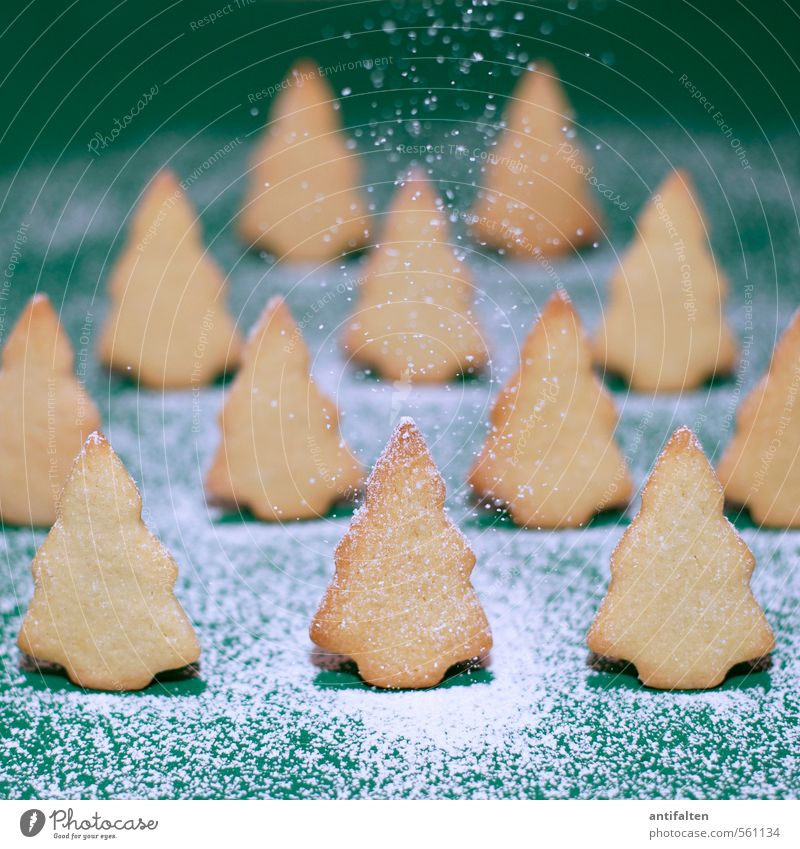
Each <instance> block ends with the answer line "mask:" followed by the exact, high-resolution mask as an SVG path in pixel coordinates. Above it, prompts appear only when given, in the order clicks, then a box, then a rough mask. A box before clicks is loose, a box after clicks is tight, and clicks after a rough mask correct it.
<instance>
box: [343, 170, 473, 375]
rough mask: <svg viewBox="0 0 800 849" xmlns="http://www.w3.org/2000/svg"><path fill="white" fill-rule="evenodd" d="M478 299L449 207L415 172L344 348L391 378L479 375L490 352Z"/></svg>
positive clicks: (394, 210)
mask: <svg viewBox="0 0 800 849" xmlns="http://www.w3.org/2000/svg"><path fill="white" fill-rule="evenodd" d="M474 297H475V287H474V284H473V282H472V278H471V276H470V273H469V271H468V269H467V268H466V266H465V265H464V263H463V262H462V261H461V260H460V259H459V258H458V256H457V255H456V252H455V250H454V248H453V245H452V244H451V243H450V235H449V228H448V226H447V213H446V210H445V208H444V206H443V204H442V202H441V200H440V199H439V198H438V197H437V196H436V193H435V192H434V190H433V187H432V186H431V185H430V183H429V182H428V180H427V179H426V178H425V175H424V174H423V173H422V172H421V171H419V170H414V171H412V172H411V173H410V174H409V176H408V178H407V179H406V180H405V182H404V183H403V184H402V185H401V186H400V188H399V189H398V190H397V193H396V194H395V197H394V200H393V202H392V205H391V208H390V210H389V213H388V219H387V221H386V225H385V227H384V233H383V238H382V240H381V243H380V245H378V246H377V247H375V248H374V250H373V251H372V253H371V254H370V257H369V259H368V262H367V267H366V271H365V272H364V276H363V279H362V283H361V286H360V288H359V299H358V303H357V305H356V309H355V312H354V314H353V316H352V317H351V319H350V322H349V324H348V326H347V328H346V331H345V334H344V338H343V343H344V348H345V350H346V351H347V353H348V354H350V356H351V357H352V358H353V359H354V360H355V361H356V362H358V363H361V364H362V365H364V366H367V367H371V368H374V369H376V370H377V371H378V372H379V373H380V374H381V376H382V377H384V378H386V379H389V380H400V379H405V378H408V379H409V380H411V381H412V382H441V381H446V380H450V379H451V378H453V377H455V376H456V375H458V374H466V373H473V372H476V371H478V370H479V369H480V368H481V367H482V366H483V365H484V364H485V363H486V360H487V352H486V346H485V344H484V342H483V339H482V337H481V332H480V328H479V327H478V324H477V319H476V317H475V315H474V314H473V311H472V302H473V300H474Z"/></svg>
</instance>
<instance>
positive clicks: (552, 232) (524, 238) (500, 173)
mask: <svg viewBox="0 0 800 849" xmlns="http://www.w3.org/2000/svg"><path fill="white" fill-rule="evenodd" d="M591 180H592V168H591V167H589V166H588V165H587V163H586V160H585V157H584V154H583V152H582V150H581V148H580V146H579V145H578V143H577V141H576V140H575V138H574V132H572V107H571V106H570V104H569V102H568V100H567V97H566V94H565V92H564V88H563V86H562V85H561V83H560V81H559V79H558V77H557V76H556V73H555V71H554V70H553V68H552V67H550V65H548V64H547V63H545V62H537V64H536V70H532V69H529V70H528V71H526V73H525V75H524V76H523V77H522V79H521V80H520V82H519V85H518V86H517V88H516V90H515V91H514V94H513V96H512V97H511V99H510V101H509V105H508V107H507V109H506V115H505V129H504V130H503V134H502V136H501V137H500V141H499V142H498V144H497V146H496V147H495V148H494V149H493V150H492V151H491V155H490V156H488V157H487V159H486V164H485V165H484V169H483V176H482V178H481V188H480V190H479V192H478V198H477V201H476V202H475V204H474V206H473V209H472V221H473V229H474V232H475V234H476V236H477V238H479V239H480V240H481V241H482V242H485V243H486V244H489V245H492V246H493V247H496V248H501V249H504V250H506V251H507V252H509V253H511V254H518V255H521V256H530V255H531V254H534V253H535V254H540V253H541V254H545V255H557V254H563V253H566V252H568V251H571V250H574V249H576V248H579V247H581V246H583V245H587V244H591V243H592V242H593V241H595V240H596V239H597V238H598V236H599V235H600V232H601V220H600V213H599V211H598V209H597V204H596V200H595V197H594V191H593V189H592V185H591Z"/></svg>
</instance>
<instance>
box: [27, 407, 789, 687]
mask: <svg viewBox="0 0 800 849" xmlns="http://www.w3.org/2000/svg"><path fill="white" fill-rule="evenodd" d="M444 502H445V484H444V481H443V480H442V477H441V475H440V474H439V472H438V470H437V468H436V465H435V463H434V461H433V459H432V457H431V456H430V453H429V452H428V449H427V446H426V444H425V440H424V438H423V437H422V434H421V433H420V432H419V430H418V429H417V427H416V425H415V424H414V422H413V421H412V420H411V419H404V420H403V421H402V422H401V423H400V424H399V425H398V426H397V428H396V429H395V431H394V433H393V434H392V437H391V439H390V441H389V443H388V445H387V447H386V449H385V451H384V452H383V454H382V455H381V456H380V458H379V459H378V461H377V462H376V464H375V467H374V468H373V470H372V473H371V474H370V476H369V478H368V480H367V483H366V494H365V500H364V504H363V506H362V507H361V508H360V509H359V510H358V511H357V512H356V513H355V515H354V516H353V519H352V522H351V524H350V528H349V529H348V531H347V533H346V534H345V536H344V537H343V538H342V540H341V541H340V542H339V544H338V546H337V548H336V551H335V555H334V557H335V563H336V571H335V574H334V577H333V579H332V581H331V583H330V585H329V587H328V589H327V591H326V593H325V596H324V598H323V600H322V603H321V604H320V606H319V609H318V610H317V613H316V615H315V616H314V618H313V620H312V622H311V627H310V636H311V639H312V640H313V641H314V642H315V643H316V644H317V645H318V646H320V647H321V648H322V649H324V650H326V651H329V652H332V653H335V654H337V655H345V656H347V657H350V658H352V659H353V660H354V661H355V662H356V664H357V665H358V668H359V671H360V673H361V676H362V677H363V679H364V680H365V681H366V682H368V683H370V684H372V685H374V686H377V687H392V688H423V687H432V686H435V685H436V684H438V683H439V682H441V681H442V680H443V678H444V677H445V675H446V673H447V670H448V669H450V668H451V667H452V666H453V665H455V664H460V663H465V662H466V663H477V662H479V661H481V660H482V659H485V658H486V656H487V655H488V653H489V651H490V649H491V647H492V634H491V629H490V627H489V623H488V621H487V618H486V615H485V613H484V611H483V608H482V607H481V604H480V601H479V600H478V597H477V595H476V593H475V590H474V588H473V587H472V584H471V582H470V575H471V572H472V569H473V567H474V566H475V555H474V553H473V552H472V550H471V548H470V546H469V543H468V542H467V540H466V538H465V537H464V536H463V534H462V533H461V532H460V531H459V530H458V528H457V527H456V526H455V525H454V524H453V522H452V521H451V520H450V519H449V517H448V516H447V514H446V512H445V509H444ZM722 508H723V492H722V487H721V485H720V483H719V481H718V480H717V478H716V476H715V475H714V471H713V469H712V468H711V466H710V464H709V463H708V461H707V459H706V457H705V455H704V453H703V450H702V448H701V447H700V445H699V443H698V442H697V440H696V439H695V437H694V435H693V434H692V433H691V431H689V430H688V429H687V428H681V429H679V430H678V431H676V432H675V434H674V435H673V437H672V439H671V440H670V441H669V443H668V444H667V446H666V448H665V449H664V451H663V453H662V454H661V456H660V457H659V459H658V462H657V463H656V465H655V467H654V469H653V472H652V474H651V475H650V478H649V480H648V481H647V484H646V485H645V487H644V490H643V493H642V508H641V511H640V513H639V515H638V516H637V517H636V518H635V519H634V521H633V522H632V524H631V525H630V527H629V528H628V529H627V530H626V532H625V534H624V536H623V537H622V539H621V541H620V543H619V545H618V546H617V548H616V549H615V551H614V554H613V556H612V560H611V583H610V586H609V588H608V593H607V595H606V598H605V600H604V601H603V603H602V606H601V607H600V610H599V611H598V613H597V615H596V617H595V620H594V622H593V624H592V626H591V629H590V631H589V635H588V645H589V647H590V648H591V649H592V651H594V652H597V653H599V654H601V655H604V656H609V657H613V658H623V659H625V660H628V661H631V662H632V663H634V664H635V665H636V668H637V671H638V674H639V677H640V678H641V680H642V681H643V682H644V683H645V684H647V685H649V686H652V687H656V688H660V689H676V688H680V689H699V688H708V687H714V686H716V685H717V684H719V683H721V682H722V680H723V679H724V677H725V675H726V673H727V672H728V670H729V669H731V668H732V667H733V666H735V665H737V664H738V663H742V662H744V661H754V660H757V659H760V658H762V657H764V656H766V655H767V654H768V653H769V652H771V651H772V649H773V647H774V638H773V635H772V631H771V629H770V627H769V625H768V623H767V621H766V618H765V617H764V614H763V612H762V610H761V608H760V607H759V605H758V603H757V601H756V600H755V598H754V597H753V594H752V592H751V591H750V587H749V581H750V576H751V574H752V572H753V568H754V566H755V560H754V558H753V555H752V554H751V552H750V551H749V549H748V548H747V545H746V544H745V542H744V541H743V540H742V538H741V537H740V536H739V535H738V534H737V533H736V531H735V529H734V528H733V526H732V525H731V524H730V523H729V522H728V521H727V520H726V519H725V517H724V515H723V511H722ZM141 510H142V502H141V498H140V496H139V493H138V491H137V489H136V486H135V484H134V482H133V480H132V479H131V477H130V476H129V475H128V473H127V472H126V471H125V469H124V467H123V465H122V463H121V462H120V460H119V458H118V457H117V456H116V454H115V453H114V451H113V450H112V449H111V447H110V445H109V444H108V442H107V441H106V440H105V438H104V437H102V436H101V435H100V434H98V433H93V434H92V435H91V436H90V437H89V439H88V440H87V442H86V445H85V446H84V449H83V450H82V452H81V454H80V455H79V457H78V459H77V460H76V462H75V465H74V467H73V470H72V473H71V475H70V477H69V478H68V480H67V482H66V485H65V486H64V489H63V491H62V494H61V498H60V501H59V507H58V519H57V521H56V523H55V524H54V526H53V528H52V529H51V531H50V533H49V535H48V536H47V538H46V539H45V541H44V543H43V544H42V546H41V548H40V549H39V551H38V552H37V554H36V557H35V559H34V561H33V578H34V594H33V598H32V600H31V602H30V605H29V607H28V611H27V613H26V615H25V618H24V620H23V623H22V628H21V630H20V634H19V639H18V644H19V647H20V649H21V650H22V651H23V652H25V653H26V654H28V655H29V656H31V657H32V658H34V659H35V660H37V661H39V662H40V663H51V664H52V663H55V664H58V665H60V666H62V667H63V668H64V669H65V670H66V672H67V674H68V675H69V677H70V679H71V680H72V681H74V682H75V683H76V684H79V685H81V686H83V687H89V688H96V689H107V690H130V689H138V688H141V687H145V686H147V684H149V683H150V681H151V680H152V678H153V676H154V675H156V674H158V673H159V672H162V671H165V670H170V669H175V668H179V667H182V666H185V665H187V664H192V663H195V662H196V661H197V660H198V658H199V656H200V646H199V643H198V640H197V637H196V635H195V633H194V629H193V628H192V625H191V623H190V621H189V619H188V617H187V616H186V614H185V613H184V611H183V609H182V608H181V606H180V604H179V602H178V601H177V599H176V598H175V596H174V593H173V588H174V584H175V580H176V578H177V574H178V570H177V565H176V563H175V561H174V560H173V559H172V557H171V556H170V555H169V553H168V552H167V551H166V550H165V549H164V548H163V547H162V546H161V545H160V543H159V542H158V540H156V539H155V538H154V537H153V536H152V535H151V534H150V533H149V532H148V530H147V528H146V527H145V525H144V523H143V522H142V518H141Z"/></svg>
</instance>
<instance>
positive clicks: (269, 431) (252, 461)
mask: <svg viewBox="0 0 800 849" xmlns="http://www.w3.org/2000/svg"><path fill="white" fill-rule="evenodd" d="M309 359H310V357H309V353H308V348H307V347H306V344H305V341H304V340H303V336H302V334H301V332H300V328H299V327H298V326H297V324H296V323H295V321H294V319H293V318H292V315H291V313H290V312H289V308H288V307H287V306H286V304H285V303H284V301H283V299H282V298H280V297H275V298H273V299H272V300H271V301H270V302H269V303H268V304H267V307H266V309H265V310H264V313H263V314H262V316H261V318H260V319H259V321H258V323H257V324H256V326H255V328H254V329H253V331H252V332H251V334H250V338H249V339H248V340H247V343H246V345H245V349H244V353H243V355H242V368H241V370H240V372H239V374H237V375H236V379H235V380H234V382H233V385H232V386H231V388H230V391H229V392H228V397H227V400H226V402H225V406H224V408H223V410H222V412H221V413H220V427H221V429H222V441H221V443H220V445H219V448H218V449H217V453H216V454H215V456H214V460H213V462H212V464H211V469H210V471H209V473H208V478H207V480H206V490H207V492H208V494H209V495H210V496H211V497H212V498H214V499H215V500H218V501H222V502H231V503H235V504H238V505H239V506H240V507H246V508H249V509H250V510H251V511H252V513H253V514H254V515H255V516H257V517H258V518H259V519H264V520H267V521H286V520H289V519H309V518H313V517H316V516H320V515H322V514H323V513H325V512H326V511H327V510H328V509H329V508H330V507H331V505H333V504H334V503H335V502H337V501H339V500H341V499H342V498H346V497H349V496H350V495H352V494H353V491H354V490H355V489H357V488H358V486H359V485H360V484H361V481H362V479H363V470H362V468H361V465H360V463H359V462H358V461H357V460H356V459H355V457H354V456H353V455H352V454H351V453H350V450H349V449H348V448H347V446H346V445H345V443H344V440H343V439H342V435H341V433H340V431H339V412H338V410H337V409H336V405H335V404H334V403H333V402H332V401H331V400H330V399H329V398H327V397H326V396H325V395H323V394H322V392H320V391H319V389H318V388H317V386H316V384H315V383H314V380H313V379H312V378H311V376H310V374H309Z"/></svg>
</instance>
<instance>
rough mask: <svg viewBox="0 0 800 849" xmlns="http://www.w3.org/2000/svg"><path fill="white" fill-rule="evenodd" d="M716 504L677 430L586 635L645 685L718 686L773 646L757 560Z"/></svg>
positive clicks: (711, 485)
mask: <svg viewBox="0 0 800 849" xmlns="http://www.w3.org/2000/svg"><path fill="white" fill-rule="evenodd" d="M722 501H723V497H722V486H721V485H720V483H719V481H718V480H717V478H716V476H715V475H714V470H713V469H712V468H711V466H710V464H709V462H708V460H707V459H706V456H705V454H704V453H703V449H702V448H701V447H700V444H699V443H698V442H697V439H696V438H695V436H694V434H693V433H692V432H691V431H690V430H689V429H688V428H685V427H682V428H679V429H678V430H676V431H675V433H674V434H673V435H672V438H671V439H670V440H669V442H668V443H667V446H666V448H665V449H664V451H663V452H662V454H661V456H660V457H659V458H658V461H657V462H656V465H655V467H654V468H653V471H652V473H651V475H650V478H649V480H648V481H647V483H646V484H645V487H644V491H643V492H642V509H641V511H640V513H639V515H638V516H637V517H636V518H635V519H634V520H633V523H632V524H631V525H630V527H629V528H628V530H627V531H626V532H625V534H624V536H623V537H622V539H621V540H620V542H619V544H618V545H617V548H616V550H615V551H614V554H613V555H612V557H611V584H610V586H609V588H608V594H607V595H606V597H605V600H604V601H603V604H602V606H601V607H600V611H599V612H598V614H597V616H596V618H595V620H594V623H593V624H592V627H591V630H590V631H589V637H588V642H589V648H590V649H591V650H592V651H593V652H596V653H597V654H599V655H604V656H606V657H612V658H619V659H624V660H627V661H630V662H631V663H634V664H635V665H636V669H637V672H638V673H639V678H640V679H641V680H642V683H644V684H646V685H647V686H649V687H657V688H658V689H662V690H671V689H681V690H694V689H704V688H706V687H716V686H717V684H720V683H721V682H722V680H723V679H724V678H725V674H726V673H727V672H728V670H729V669H730V668H731V667H733V666H735V665H736V664H737V663H743V662H745V661H751V660H756V659H758V658H761V657H764V656H765V655H767V654H769V652H771V651H772V649H773V646H774V640H773V637H772V631H771V630H770V627H769V625H768V624H767V620H766V618H765V617H764V614H763V612H762V610H761V608H760V607H759V605H758V602H757V601H756V600H755V598H754V597H753V594H752V592H751V591H750V576H751V574H752V572H753V568H754V567H755V559H754V558H753V555H752V554H751V553H750V549H748V547H747V545H746V544H745V542H744V540H743V539H742V538H741V537H740V536H739V534H738V533H737V532H736V530H735V529H734V528H733V526H732V525H731V524H730V523H729V522H728V520H727V519H726V518H725V516H724V515H723V513H722Z"/></svg>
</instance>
